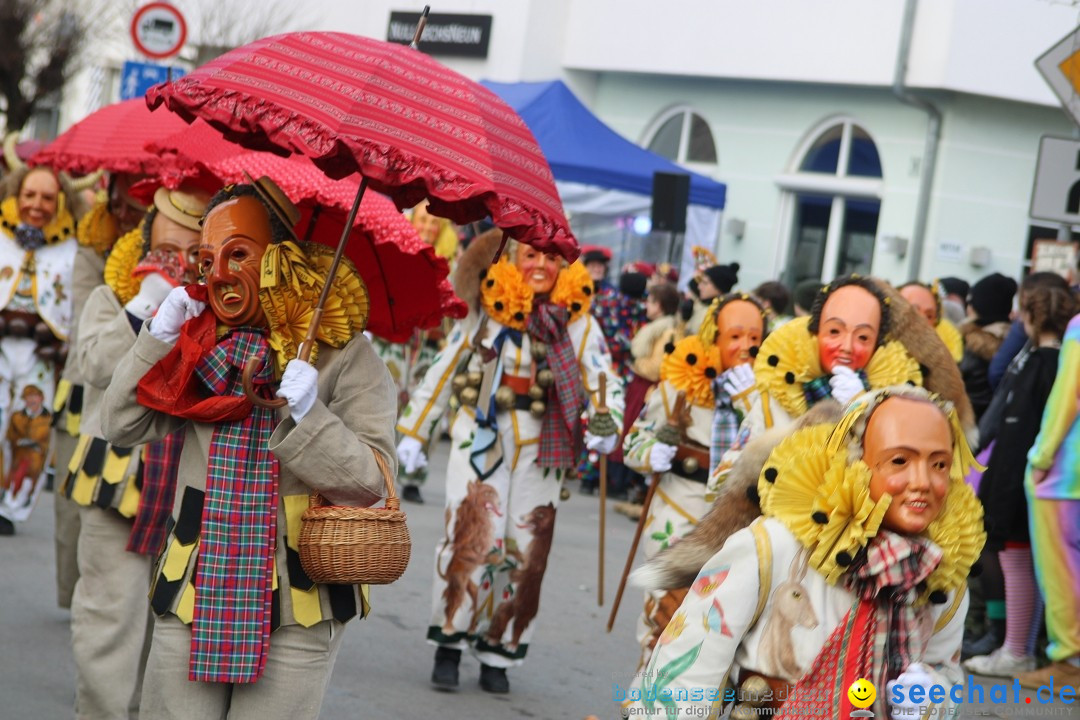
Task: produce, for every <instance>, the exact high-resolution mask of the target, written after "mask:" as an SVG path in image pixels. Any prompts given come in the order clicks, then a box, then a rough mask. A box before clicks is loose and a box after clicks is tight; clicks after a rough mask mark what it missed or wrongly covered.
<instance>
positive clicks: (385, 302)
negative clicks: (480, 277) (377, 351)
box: [147, 121, 468, 342]
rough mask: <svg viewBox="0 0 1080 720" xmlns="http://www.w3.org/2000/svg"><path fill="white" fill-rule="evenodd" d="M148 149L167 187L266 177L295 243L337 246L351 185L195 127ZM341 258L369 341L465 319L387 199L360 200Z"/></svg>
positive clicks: (442, 268)
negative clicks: (348, 264)
mask: <svg viewBox="0 0 1080 720" xmlns="http://www.w3.org/2000/svg"><path fill="white" fill-rule="evenodd" d="M147 149H148V150H150V151H151V152H154V153H157V154H161V155H162V156H163V158H165V159H168V160H170V162H169V163H168V166H169V167H168V169H167V170H166V171H165V172H164V173H163V175H162V179H163V181H164V183H165V184H166V185H167V186H169V187H176V186H178V185H179V184H180V182H181V181H183V179H184V178H186V177H188V176H190V175H192V174H193V173H196V172H199V171H200V170H201V169H205V170H206V171H208V172H210V173H211V174H212V175H214V176H215V177H217V178H218V179H219V180H221V181H222V182H225V183H230V182H246V180H245V178H244V173H245V172H246V173H247V174H248V175H250V176H251V177H256V178H257V177H260V176H262V175H268V176H270V177H271V178H272V179H273V180H274V182H275V183H277V185H278V186H279V187H280V188H281V189H282V191H284V193H285V194H286V195H287V196H288V198H289V199H290V200H292V201H293V202H294V203H296V205H297V206H298V207H299V208H300V211H301V218H300V222H299V223H298V224H297V227H296V232H297V235H298V236H299V238H300V239H301V240H313V241H315V242H320V243H323V244H324V245H329V246H330V247H335V246H336V245H337V243H338V241H339V238H340V236H341V231H342V229H343V228H344V226H345V221H346V219H347V218H346V216H347V215H348V212H349V207H350V206H351V205H352V202H353V198H354V197H355V196H356V191H357V186H358V181H357V180H356V179H353V178H346V179H344V180H337V181H334V180H330V179H329V178H327V177H326V175H325V174H324V173H323V172H322V171H321V170H319V169H318V168H317V167H315V166H314V165H312V164H311V162H310V161H308V160H307V159H305V158H302V157H298V156H295V157H291V158H283V157H280V156H278V155H273V154H271V153H265V152H254V151H251V150H246V149H244V148H242V147H240V146H239V145H236V144H235V143H231V142H228V141H227V140H225V139H224V138H223V137H222V136H221V133H219V132H218V131H217V130H214V129H213V128H211V127H210V126H208V125H207V124H206V123H204V122H201V121H197V122H195V123H193V124H192V125H191V126H189V127H188V126H185V129H184V130H182V131H180V132H179V133H176V134H175V135H172V136H170V137H168V138H166V139H164V140H161V141H159V142H156V143H150V144H149V145H147ZM345 254H346V255H347V256H348V257H349V258H350V259H351V260H352V261H353V263H354V264H355V265H356V267H357V268H358V269H359V270H360V274H361V276H362V277H363V279H364V284H365V285H366V286H367V289H368V295H369V297H370V303H371V304H370V308H369V316H368V329H369V330H370V331H371V332H372V333H373V334H375V335H378V336H379V337H382V338H385V339H387V340H390V341H392V342H401V341H404V340H406V339H407V338H408V337H409V336H410V335H411V334H412V332H413V330H414V329H415V328H417V327H420V328H431V327H434V326H435V325H437V324H438V323H439V321H440V320H441V319H442V318H443V317H444V316H447V317H454V318H462V317H464V316H465V313H466V311H467V309H468V308H467V307H466V305H465V303H464V302H463V301H462V300H461V299H459V298H458V297H457V296H456V295H454V289H453V287H452V286H451V285H450V282H449V280H448V279H447V275H448V274H449V268H448V266H447V264H446V260H444V259H443V258H440V257H438V256H437V255H436V254H435V249H434V248H433V247H431V246H430V245H428V244H427V243H425V242H424V241H423V240H421V239H420V236H419V235H417V233H416V230H415V228H413V226H412V224H411V223H410V222H409V221H408V219H407V218H405V216H404V215H402V214H401V213H400V212H399V211H398V209H397V208H396V207H394V204H393V203H392V202H390V200H388V199H387V198H386V197H384V196H382V195H378V194H376V193H366V194H365V195H364V198H363V201H362V202H361V205H360V209H359V211H358V212H357V215H356V220H355V221H354V223H353V231H352V233H351V234H350V240H349V242H348V244H347V246H346V248H345Z"/></svg>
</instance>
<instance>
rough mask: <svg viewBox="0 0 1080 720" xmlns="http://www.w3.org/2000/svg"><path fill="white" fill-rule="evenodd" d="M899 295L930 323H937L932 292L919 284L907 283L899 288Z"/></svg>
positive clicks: (935, 306)
mask: <svg viewBox="0 0 1080 720" xmlns="http://www.w3.org/2000/svg"><path fill="white" fill-rule="evenodd" d="M900 297H902V298H904V299H905V300H907V301H908V302H909V303H911V306H912V307H913V308H915V309H916V310H918V311H919V314H920V315H922V316H923V317H924V318H926V321H927V322H929V323H930V324H931V325H937V319H938V318H937V302H935V301H934V294H933V293H931V292H930V291H929V290H927V289H926V288H924V287H923V286H921V285H908V286H907V287H905V288H901V289H900Z"/></svg>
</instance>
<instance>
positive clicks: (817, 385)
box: [802, 370, 870, 407]
mask: <svg viewBox="0 0 1080 720" xmlns="http://www.w3.org/2000/svg"><path fill="white" fill-rule="evenodd" d="M855 374H856V375H858V376H859V379H860V380H862V384H863V389H865V390H869V389H870V381H869V380H867V379H866V371H865V370H859V371H857V372H856V373H855ZM831 377H832V375H822V376H821V377H816V378H814V379H813V380H810V381H809V382H804V383H803V384H802V391H803V395H805V396H806V405H807V407H814V405H816V404H818V403H819V402H821V401H822V400H824V399H825V398H830V397H832V385H830V384H829V378H831Z"/></svg>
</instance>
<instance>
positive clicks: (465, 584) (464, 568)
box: [436, 480, 502, 633]
mask: <svg viewBox="0 0 1080 720" xmlns="http://www.w3.org/2000/svg"><path fill="white" fill-rule="evenodd" d="M489 512H491V513H495V514H496V515H501V514H502V513H501V512H500V511H499V493H498V492H497V491H496V490H495V488H494V487H492V486H491V485H487V484H485V483H482V482H479V481H476V480H474V481H472V482H470V483H469V487H468V490H467V491H466V493H465V499H464V500H462V501H461V504H460V505H458V508H457V513H456V519H455V522H454V541H453V547H454V554H453V555H451V556H450V561H449V562H448V563H447V565H446V571H445V572H443V571H441V570H440V571H439V576H440V577H442V578H443V579H444V580H446V590H444V591H443V599H445V600H446V625H445V630H446V632H447V633H452V632H454V627H453V624H452V620H453V617H454V615H455V614H456V613H457V611H458V609H459V608H460V607H461V603H462V601H463V600H464V598H465V594H466V593H468V595H469V599H470V600H472V622H471V623H470V627H469V630H470V632H471V631H472V630H473V629H474V628H475V625H476V607H477V597H476V595H477V587H476V583H475V582H473V580H472V575H473V571H475V570H476V568H478V567H480V566H481V565H483V564H485V563H489V562H494V561H497V559H498V558H494V559H492V558H491V557H490V556H491V555H492V554H493V553H492V548H493V547H494V545H495V531H494V529H493V528H492V526H491V520H490V519H489V517H488V513H489ZM449 532H450V526H449V517H448V518H447V535H449ZM436 562H438V559H436Z"/></svg>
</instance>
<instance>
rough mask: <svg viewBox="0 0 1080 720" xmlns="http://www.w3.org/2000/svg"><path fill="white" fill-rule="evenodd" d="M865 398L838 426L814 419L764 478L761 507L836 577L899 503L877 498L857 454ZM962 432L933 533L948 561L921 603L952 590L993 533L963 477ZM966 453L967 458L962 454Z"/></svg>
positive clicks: (784, 445)
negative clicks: (851, 437) (857, 421)
mask: <svg viewBox="0 0 1080 720" xmlns="http://www.w3.org/2000/svg"><path fill="white" fill-rule="evenodd" d="M864 410H865V405H863V406H859V405H856V406H855V407H854V408H853V409H852V410H851V411H849V413H848V415H847V416H845V418H844V420H842V421H841V422H840V423H839V424H838V425H836V426H833V425H815V426H811V427H808V428H804V429H802V430H797V431H796V432H794V433H792V434H791V435H790V436H789V437H787V438H786V439H785V440H784V441H783V442H781V443H780V444H779V445H778V446H776V448H775V449H774V450H773V451H772V454H771V455H770V456H769V459H768V461H767V462H766V463H765V466H764V467H763V469H762V472H761V475H760V477H759V478H758V494H759V495H760V497H761V512H762V514H763V515H765V516H767V517H775V518H776V519H778V520H779V521H780V522H782V523H783V524H784V526H785V527H787V529H788V530H790V531H791V533H792V534H793V535H794V536H795V537H796V538H798V540H799V542H801V543H802V544H803V546H805V547H806V548H807V549H808V550H809V551H810V553H811V555H810V560H809V565H810V566H811V567H813V568H814V569H815V570H817V571H818V572H820V573H821V574H822V575H823V576H825V580H826V581H827V582H828V583H829V584H835V583H836V581H837V580H838V579H839V578H840V576H841V575H843V573H844V571H845V568H846V567H847V565H849V564H850V563H851V561H852V560H853V559H854V558H855V557H856V555H857V554H858V552H859V551H860V550H861V549H862V548H864V547H865V546H866V544H867V542H869V540H870V539H871V538H873V537H874V536H875V535H877V533H878V530H879V529H880V527H881V521H882V519H883V518H884V516H885V511H886V510H888V508H889V504H890V503H891V502H892V496H890V495H888V494H884V495H882V496H881V497H880V498H879V499H878V501H877V502H874V501H873V500H872V499H871V498H870V468H869V467H867V465H866V463H864V462H863V461H862V460H855V461H853V462H852V461H850V458H849V450H848V447H849V443H848V442H847V441H846V438H847V433H848V431H849V429H850V428H851V425H852V422H853V420H852V418H856V417H857V416H858V415H859V414H860V413H861V412H862V411H864ZM951 415H952V417H950V423H951V424H952V427H953V433H954V434H956V433H959V435H957V437H959V438H960V441H959V443H958V447H960V446H962V448H961V449H960V450H956V451H955V452H956V454H957V459H956V461H954V462H953V468H952V474H951V477H950V483H949V490H948V493H947V495H946V497H945V503H944V505H943V508H944V509H943V511H942V513H941V515H940V516H939V517H938V518H937V519H936V520H935V521H934V522H933V523H931V524H930V527H929V528H928V529H927V531H926V535H927V536H928V537H929V539H930V540H932V541H933V542H934V543H935V544H936V545H937V546H938V547H940V548H941V549H942V551H943V555H944V556H943V558H942V561H941V564H940V565H938V567H937V568H936V569H935V570H934V572H933V573H932V574H931V575H930V577H929V578H928V579H927V585H926V588H925V590H924V591H923V592H922V593H921V595H920V602H925V601H926V599H927V598H928V597H929V595H930V593H932V592H934V591H936V590H941V591H944V592H950V591H953V590H956V589H958V588H960V587H961V586H962V585H963V583H964V582H965V581H966V579H967V576H968V571H969V570H970V569H971V565H972V564H973V563H974V562H975V561H976V560H977V559H978V557H979V553H980V552H981V551H982V546H983V543H984V542H985V540H986V534H985V533H984V532H983V526H982V505H981V504H980V503H979V500H978V498H977V497H976V496H975V493H974V492H973V491H972V489H971V487H970V486H968V485H967V484H966V483H965V482H964V473H965V468H968V467H970V466H971V465H970V463H972V462H973V459H972V458H970V451H966V452H965V449H966V447H967V443H966V441H964V440H963V433H962V431H961V430H960V428H959V423H958V421H956V422H954V421H953V420H954V417H955V413H952V414H951ZM962 458H966V459H962Z"/></svg>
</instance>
